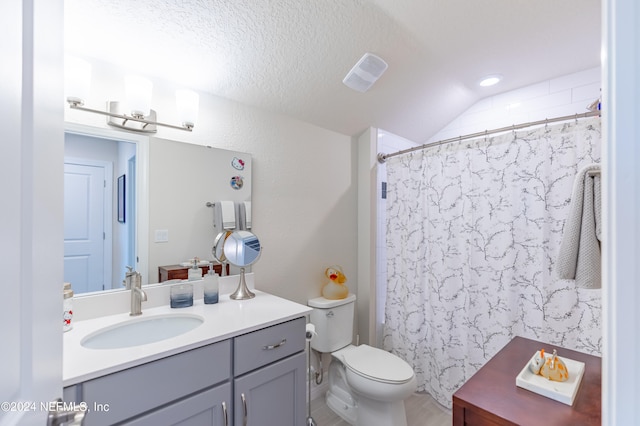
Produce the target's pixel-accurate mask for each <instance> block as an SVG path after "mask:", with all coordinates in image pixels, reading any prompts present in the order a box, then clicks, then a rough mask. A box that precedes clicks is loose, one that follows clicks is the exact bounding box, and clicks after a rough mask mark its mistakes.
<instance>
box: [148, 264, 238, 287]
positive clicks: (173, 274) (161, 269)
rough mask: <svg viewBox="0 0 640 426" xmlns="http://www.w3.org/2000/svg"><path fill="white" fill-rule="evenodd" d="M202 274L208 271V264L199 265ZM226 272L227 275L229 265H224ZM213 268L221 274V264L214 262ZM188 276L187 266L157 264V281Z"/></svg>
mask: <svg viewBox="0 0 640 426" xmlns="http://www.w3.org/2000/svg"><path fill="white" fill-rule="evenodd" d="M200 269H201V270H202V275H203V276H204V275H206V274H207V273H208V272H209V265H204V266H201V267H200ZM226 269H227V274H226V275H229V265H226ZM213 270H214V271H216V274H218V275H220V276H221V275H222V265H218V264H214V265H213ZM188 278H189V268H188V267H186V266H182V265H165V266H158V282H159V283H161V282H164V281H169V280H186V279H188Z"/></svg>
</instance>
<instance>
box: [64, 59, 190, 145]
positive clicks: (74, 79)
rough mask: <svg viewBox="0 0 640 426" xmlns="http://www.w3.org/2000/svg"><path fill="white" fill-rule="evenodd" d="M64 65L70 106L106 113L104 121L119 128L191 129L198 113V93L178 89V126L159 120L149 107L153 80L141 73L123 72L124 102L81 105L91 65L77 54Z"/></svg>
mask: <svg viewBox="0 0 640 426" xmlns="http://www.w3.org/2000/svg"><path fill="white" fill-rule="evenodd" d="M66 60H67V61H68V62H67V64H66V65H67V66H66V67H65V73H66V74H67V75H66V77H67V78H66V83H65V84H66V86H67V87H66V89H67V93H68V95H67V102H68V103H69V108H71V109H77V110H80V111H86V112H92V113H95V114H101V115H105V116H107V124H108V125H110V126H113V127H118V128H121V129H125V130H129V131H133V132H142V133H156V132H157V126H163V127H169V128H171V129H178V130H186V131H187V132H191V131H192V130H193V127H194V125H195V120H196V117H197V116H198V103H199V96H198V94H197V93H195V92H193V91H190V90H178V91H177V92H176V101H177V108H178V115H179V117H180V118H181V120H182V125H181V126H176V125H173V124H166V123H160V122H158V121H157V120H156V112H155V111H154V110H153V109H151V93H152V89H153V84H152V83H151V82H150V81H149V80H147V79H145V78H142V77H137V76H126V77H125V93H126V101H125V102H124V103H121V102H117V101H109V102H107V111H102V110H99V109H93V108H87V107H85V106H84V100H85V99H86V97H87V95H88V92H89V86H90V82H91V66H90V65H89V63H88V62H86V61H83V60H80V59H78V58H67V59H66Z"/></svg>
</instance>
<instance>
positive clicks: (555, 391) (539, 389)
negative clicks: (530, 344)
mask: <svg viewBox="0 0 640 426" xmlns="http://www.w3.org/2000/svg"><path fill="white" fill-rule="evenodd" d="M537 354H538V353H537V352H536V353H535V354H533V356H532V357H531V359H530V360H529V361H528V362H527V363H526V364H525V366H524V368H523V369H522V371H520V374H518V376H517V377H516V386H518V387H521V388H523V389H527V390H530V391H531V392H535V393H537V394H540V395H542V396H546V397H547V398H551V399H553V400H556V401H559V402H562V403H563V404H567V405H573V402H574V401H575V399H576V395H577V393H578V388H579V387H580V383H581V382H582V376H583V375H584V362H580V361H574V360H572V359H568V358H564V357H558V358H560V359H561V360H562V361H564V364H565V365H566V366H567V371H568V372H569V378H568V379H567V380H566V381H564V382H558V381H554V380H549V379H546V378H545V377H542V376H541V375H539V374H534V373H533V372H532V371H531V370H530V369H529V364H530V363H531V362H532V361H533V360H534V358H535V357H536V356H537ZM545 357H547V358H549V357H551V354H545Z"/></svg>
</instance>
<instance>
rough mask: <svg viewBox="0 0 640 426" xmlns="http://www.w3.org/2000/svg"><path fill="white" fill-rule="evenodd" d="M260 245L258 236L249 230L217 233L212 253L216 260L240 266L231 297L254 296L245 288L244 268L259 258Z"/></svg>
mask: <svg viewBox="0 0 640 426" xmlns="http://www.w3.org/2000/svg"><path fill="white" fill-rule="evenodd" d="M261 251H262V247H261V245H260V240H259V239H258V237H257V236H256V235H255V234H253V233H251V232H249V231H233V232H231V231H225V232H221V233H219V234H218V236H217V237H216V241H215V244H214V246H213V249H212V253H213V255H214V257H215V258H216V260H218V261H219V262H220V263H222V264H223V265H224V264H225V263H230V264H231V265H233V266H236V267H238V268H240V283H239V284H238V288H237V289H236V291H235V292H233V293H231V295H230V296H229V297H230V298H231V299H235V300H244V299H251V298H253V297H255V294H254V293H252V292H251V291H250V290H249V289H248V288H247V283H246V281H245V276H244V274H245V268H247V267H248V266H251V265H253V264H254V263H256V262H257V261H258V259H259V258H260V253H261Z"/></svg>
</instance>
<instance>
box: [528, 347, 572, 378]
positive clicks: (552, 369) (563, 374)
mask: <svg viewBox="0 0 640 426" xmlns="http://www.w3.org/2000/svg"><path fill="white" fill-rule="evenodd" d="M529 370H531V372H532V373H533V374H539V375H541V376H542V377H545V378H546V379H548V380H553V381H556V382H564V381H566V380H567V379H569V371H568V370H567V366H566V365H565V363H564V362H563V361H562V359H560V358H559V357H558V352H557V351H556V350H555V349H554V350H553V354H552V355H550V356H545V354H544V349H540V351H539V352H537V353H536V355H535V356H534V357H533V359H532V360H531V363H530V364H529Z"/></svg>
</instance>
